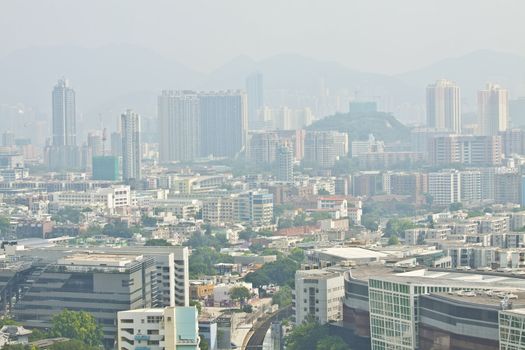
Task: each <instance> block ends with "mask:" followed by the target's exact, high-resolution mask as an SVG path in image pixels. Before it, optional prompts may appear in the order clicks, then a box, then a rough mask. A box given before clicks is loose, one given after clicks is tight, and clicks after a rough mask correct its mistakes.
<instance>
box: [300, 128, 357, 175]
mask: <svg viewBox="0 0 525 350" xmlns="http://www.w3.org/2000/svg"><path fill="white" fill-rule="evenodd" d="M347 154H348V134H346V133H340V132H337V131H307V132H306V136H305V139H304V159H303V160H304V161H306V162H310V163H313V164H316V165H317V166H319V167H322V168H331V167H333V166H334V164H335V162H336V161H337V160H338V159H339V157H343V156H346V155H347Z"/></svg>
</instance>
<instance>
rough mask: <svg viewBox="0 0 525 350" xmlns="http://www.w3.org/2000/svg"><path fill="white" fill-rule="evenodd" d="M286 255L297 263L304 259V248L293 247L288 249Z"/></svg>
mask: <svg viewBox="0 0 525 350" xmlns="http://www.w3.org/2000/svg"><path fill="white" fill-rule="evenodd" d="M288 257H289V258H290V259H292V260H295V261H297V262H298V263H301V262H303V260H304V250H303V249H301V248H293V249H292V250H291V251H290V255H288Z"/></svg>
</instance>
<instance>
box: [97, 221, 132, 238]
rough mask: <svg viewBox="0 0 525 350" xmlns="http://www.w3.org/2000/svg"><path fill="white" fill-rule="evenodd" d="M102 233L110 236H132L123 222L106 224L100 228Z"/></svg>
mask: <svg viewBox="0 0 525 350" xmlns="http://www.w3.org/2000/svg"><path fill="white" fill-rule="evenodd" d="M102 233H103V234H105V235H108V236H111V237H121V238H131V237H132V236H133V231H132V230H131V229H130V228H129V227H128V225H127V224H126V223H124V222H115V223H113V224H111V223H110V224H106V226H104V228H103V229H102Z"/></svg>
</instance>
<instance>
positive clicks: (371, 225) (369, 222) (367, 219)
mask: <svg viewBox="0 0 525 350" xmlns="http://www.w3.org/2000/svg"><path fill="white" fill-rule="evenodd" d="M361 224H362V225H363V226H364V227H366V228H367V229H368V230H370V231H377V229H378V228H379V216H377V215H375V214H371V213H370V214H369V213H367V214H363V216H362V217H361Z"/></svg>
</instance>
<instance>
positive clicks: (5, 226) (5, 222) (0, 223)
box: [0, 216, 11, 234]
mask: <svg viewBox="0 0 525 350" xmlns="http://www.w3.org/2000/svg"><path fill="white" fill-rule="evenodd" d="M10 226H11V225H10V223H9V218H6V217H5V216H2V217H0V233H1V234H6V233H7V232H8V231H9V227H10Z"/></svg>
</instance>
